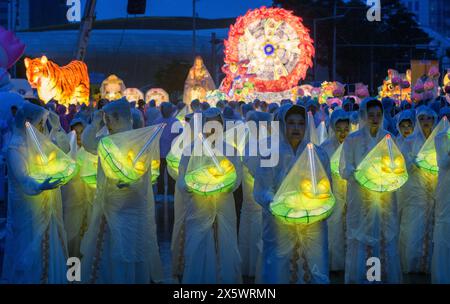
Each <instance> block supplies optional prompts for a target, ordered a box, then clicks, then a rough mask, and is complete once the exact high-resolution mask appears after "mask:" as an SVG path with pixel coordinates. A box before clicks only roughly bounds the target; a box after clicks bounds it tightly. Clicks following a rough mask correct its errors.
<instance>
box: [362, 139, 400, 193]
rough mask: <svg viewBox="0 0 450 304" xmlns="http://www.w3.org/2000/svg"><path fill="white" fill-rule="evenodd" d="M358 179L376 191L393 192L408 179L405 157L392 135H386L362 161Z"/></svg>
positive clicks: (366, 186) (364, 185)
mask: <svg viewBox="0 0 450 304" xmlns="http://www.w3.org/2000/svg"><path fill="white" fill-rule="evenodd" d="M355 179H356V181H357V182H358V183H359V184H360V185H361V186H363V187H365V188H367V189H369V190H371V191H376V192H392V191H395V190H397V189H399V188H400V187H401V186H403V185H404V184H405V183H406V181H407V180H408V172H407V170H406V164H405V159H404V157H403V154H402V153H401V152H400V150H399V149H398V147H397V145H396V144H395V142H394V141H393V140H392V138H391V136H390V135H386V136H385V137H384V138H383V139H382V140H381V141H380V142H379V143H378V144H377V145H376V146H375V147H374V148H373V149H372V150H371V151H370V152H369V153H368V154H367V155H366V157H365V158H364V159H363V160H362V161H361V163H360V164H359V165H358V168H356V171H355Z"/></svg>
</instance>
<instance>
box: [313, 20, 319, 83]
mask: <svg viewBox="0 0 450 304" xmlns="http://www.w3.org/2000/svg"><path fill="white" fill-rule="evenodd" d="M316 21H317V20H316V19H314V20H313V40H314V46H315V49H316V54H315V55H314V65H313V72H314V81H316V80H317V74H316V73H317V70H316V67H317V53H318V51H317V40H316Z"/></svg>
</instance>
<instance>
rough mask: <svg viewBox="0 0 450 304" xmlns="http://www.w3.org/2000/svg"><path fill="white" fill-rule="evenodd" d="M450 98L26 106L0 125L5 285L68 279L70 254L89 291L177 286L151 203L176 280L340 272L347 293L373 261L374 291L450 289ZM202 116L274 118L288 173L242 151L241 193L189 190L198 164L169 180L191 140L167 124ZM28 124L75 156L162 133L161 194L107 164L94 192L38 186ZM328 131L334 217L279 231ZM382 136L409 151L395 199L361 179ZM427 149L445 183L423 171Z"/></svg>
mask: <svg viewBox="0 0 450 304" xmlns="http://www.w3.org/2000/svg"><path fill="white" fill-rule="evenodd" d="M449 101H450V99H449V97H448V96H446V95H442V96H439V97H438V98H437V99H432V100H423V101H421V102H419V103H411V102H407V101H401V102H396V101H395V100H393V99H390V98H383V99H382V100H381V101H380V100H378V99H376V98H371V97H368V98H365V99H363V100H361V101H357V100H355V98H352V97H347V98H344V100H343V101H342V104H332V105H331V106H328V105H326V104H319V103H318V101H317V100H316V99H312V98H309V97H305V98H299V99H298V100H297V101H291V100H283V101H282V102H281V103H280V104H278V103H268V102H264V101H260V100H255V101H254V102H253V103H244V102H235V101H230V102H227V101H224V100H221V101H218V102H217V104H216V105H215V106H211V105H210V104H208V103H206V102H203V103H202V102H199V101H198V100H194V101H192V103H191V104H189V105H185V104H183V103H182V102H178V103H177V104H175V103H171V102H163V103H161V104H158V105H157V104H156V103H155V101H150V102H149V103H147V104H146V103H145V102H144V101H143V100H141V101H139V102H137V103H135V102H131V103H130V102H128V101H127V100H126V99H125V98H122V99H119V100H115V101H111V102H110V101H107V100H100V101H99V102H97V104H96V106H95V107H94V106H86V105H82V106H75V105H71V106H69V108H68V109H66V107H65V106H63V105H58V104H57V103H56V102H50V103H48V104H46V105H43V104H41V103H40V102H39V101H37V100H30V101H26V102H24V103H23V105H21V106H20V107H14V108H11V121H8V122H7V123H4V124H0V127H1V128H2V135H3V136H2V151H3V154H4V156H5V160H6V164H7V181H8V195H7V196H8V197H7V225H6V242H5V252H4V259H3V272H2V280H3V281H4V282H6V283H67V277H66V271H67V266H66V261H67V258H68V257H79V258H80V259H81V265H82V271H81V276H82V280H81V282H82V283H163V282H167V278H164V273H163V265H162V263H161V257H160V252H159V248H158V241H157V230H158V229H160V227H157V224H156V221H155V203H156V202H160V201H163V200H164V199H166V200H167V201H168V202H169V203H173V206H174V223H173V225H174V226H173V232H172V242H171V258H172V264H171V269H172V279H173V280H174V281H176V282H180V283H243V282H244V283H248V282H255V283H275V284H278V283H285V284H287V283H329V282H330V273H342V274H344V276H345V283H370V282H371V281H370V280H369V278H368V275H367V271H368V265H367V260H368V259H369V258H371V257H375V258H378V259H379V260H380V261H381V262H380V267H381V268H380V269H381V273H380V277H379V280H375V282H381V283H402V282H406V281H405V280H404V278H405V274H423V275H431V282H433V283H450V242H449V237H448V236H449V234H450V208H449V206H450V196H449V195H447V193H446V184H447V183H448V182H449V180H450V170H449V167H450V143H449V142H448V141H449V137H448V135H447V131H448V124H447V120H448V118H450V106H449ZM181 113H184V114H183V115H180V114H181ZM195 113H201V114H202V119H203V122H207V121H217V122H220V123H221V124H222V126H223V127H224V128H225V123H226V122H227V121H234V122H238V123H242V124H245V123H246V122H250V121H254V122H257V123H258V122H268V123H270V122H271V121H278V122H279V130H272V132H271V136H279V150H278V151H277V152H276V153H278V154H279V161H278V163H276V164H275V165H274V166H271V167H267V166H266V167H265V166H261V165H260V160H261V159H264V158H265V157H267V155H264V156H263V155H256V156H255V155H251V154H249V153H248V147H247V146H246V148H245V149H244V152H243V155H242V157H239V156H238V154H236V156H233V157H231V156H226V157H227V159H228V160H229V161H230V162H231V163H232V164H233V166H234V169H235V170H236V174H237V178H236V182H235V184H234V188H233V189H232V190H231V191H229V192H219V193H216V194H211V195H207V196H205V195H200V194H197V193H195V192H193V191H192V190H191V189H190V188H189V187H188V186H187V185H186V182H185V176H186V174H187V171H188V164H189V160H190V156H189V155H184V154H183V155H182V157H181V160H180V164H179V168H178V176H172V175H171V174H167V161H166V158H167V155H168V154H169V153H170V151H171V148H172V145H173V142H174V140H175V139H176V138H177V137H178V136H180V135H181V134H182V130H180V131H179V132H178V133H176V132H172V131H171V130H172V128H171V126H172V125H173V124H174V123H176V122H177V121H178V120H182V121H183V122H184V123H185V124H191V123H192V118H193V116H194V115H195ZM309 113H310V114H309ZM311 119H313V120H314V121H313V122H312V121H309V120H311ZM26 122H28V123H30V124H32V125H33V126H34V127H35V128H36V129H37V130H39V132H41V133H42V134H44V135H45V136H47V137H48V139H49V140H50V141H51V142H53V143H54V144H55V145H57V146H58V147H59V148H60V149H61V150H62V151H63V152H64V153H67V154H70V153H71V152H73V149H71V144H70V140H69V135H68V133H69V132H71V131H75V134H76V145H77V149H75V151H76V152H75V153H84V152H88V153H90V154H92V155H97V154H98V143H99V141H100V140H101V139H102V138H103V137H105V136H108V135H114V134H120V133H122V132H129V131H130V130H137V129H141V128H144V127H147V126H152V125H159V124H164V125H165V127H164V129H163V131H162V134H161V137H160V140H159V159H160V166H159V177H158V179H157V182H156V184H155V185H152V182H151V180H152V174H153V172H152V170H148V172H147V173H145V174H144V175H143V176H142V177H141V178H140V180H139V181H138V182H136V183H131V184H120V183H117V181H114V180H111V179H110V178H108V177H107V175H106V174H105V172H104V171H103V169H102V166H101V165H100V161H99V165H98V169H97V183H96V188H91V187H88V186H87V185H86V184H85V183H83V182H82V181H81V180H80V178H79V177H75V178H73V179H72V180H71V181H70V182H69V183H67V184H65V185H63V186H61V185H60V183H61V181H60V180H50V179H47V180H45V181H44V182H37V181H36V180H34V179H33V178H31V177H30V174H29V171H28V170H29V169H28V168H27V157H28V154H29V150H30V142H29V141H27V134H26V127H25V124H26ZM321 124H325V126H326V131H327V132H326V133H327V134H328V137H327V138H325V139H326V140H325V141H324V142H322V143H316V146H315V151H316V153H317V156H318V158H319V160H320V162H321V165H322V166H323V168H324V169H325V172H326V175H327V176H328V179H329V180H330V182H331V185H332V191H333V194H334V197H335V198H336V203H335V207H334V210H333V212H332V214H331V215H330V216H329V217H328V218H326V219H324V220H321V221H317V222H314V223H311V224H301V223H291V222H286V221H283V219H280V218H278V217H277V216H275V215H273V214H272V212H271V211H270V204H271V203H272V202H273V200H274V196H275V194H276V193H277V191H278V189H279V188H280V185H281V184H282V183H283V181H284V179H285V178H286V176H287V175H288V173H289V171H290V170H291V168H292V167H293V166H294V164H295V163H296V161H297V160H298V158H299V156H300V155H301V154H302V153H303V151H304V150H305V149H306V147H307V146H308V144H309V143H310V142H311V141H312V134H313V131H315V130H313V129H315V128H319V126H320V125H321ZM269 133H270V132H269ZM126 134H128V133H126ZM208 135H210V134H205V137H208ZM253 135H254V136H256V137H258V136H259V133H257V134H253ZM253 135H251V136H253ZM386 135H390V136H392V138H394V141H395V143H396V145H397V146H398V148H399V150H400V151H401V154H402V155H403V157H404V159H405V162H406V167H407V170H408V175H409V178H408V181H407V182H406V184H405V185H404V186H402V187H401V188H400V189H399V190H397V191H395V192H375V191H371V190H369V189H367V188H365V187H363V186H361V185H360V184H359V183H358V182H357V181H356V180H355V177H354V174H355V171H356V169H357V168H358V165H359V164H360V163H361V161H362V160H363V159H364V158H365V156H366V155H367V154H368V153H369V152H370V151H371V150H372V149H373V148H374V147H375V146H376V145H377V144H378V143H379V142H380V141H381V140H383V139H384V138H385V137H386ZM430 139H431V140H432V148H433V149H435V153H436V155H437V164H438V167H439V172H438V173H436V174H434V173H430V172H428V171H425V170H423V169H422V168H420V167H419V166H418V165H417V162H416V157H417V154H418V153H419V151H420V150H421V148H422V147H423V146H424V144H426V143H428V142H430ZM258 140H262V139H260V138H258ZM216 145H223V146H226V145H229V143H227V142H225V141H224V142H222V143H216ZM247 145H248V144H247ZM341 146H342V153H341V157H340V161H339V173H340V174H332V173H331V170H330V159H331V157H332V156H333V155H334V153H335V152H336V150H337V149H339V148H340V147H341ZM224 150H225V149H224ZM305 170H306V168H305Z"/></svg>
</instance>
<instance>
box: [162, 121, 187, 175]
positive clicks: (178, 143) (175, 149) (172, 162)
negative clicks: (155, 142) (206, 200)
mask: <svg viewBox="0 0 450 304" xmlns="http://www.w3.org/2000/svg"><path fill="white" fill-rule="evenodd" d="M186 130H189V129H183V132H182V133H181V134H180V135H178V136H177V137H176V138H175V139H174V140H173V142H172V147H171V148H170V151H169V153H168V154H167V156H166V162H167V172H168V173H169V175H170V176H171V177H172V178H173V179H174V180H177V179H178V167H179V166H180V161H181V156H182V154H183V151H184V149H185V148H187V146H188V145H190V144H191V143H190V141H188V142H187V141H186V136H185V133H184V132H186Z"/></svg>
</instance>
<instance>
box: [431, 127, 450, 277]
mask: <svg viewBox="0 0 450 304" xmlns="http://www.w3.org/2000/svg"><path fill="white" fill-rule="evenodd" d="M435 144H436V152H437V161H438V166H439V177H438V185H437V191H436V206H435V210H434V216H435V220H434V231H433V232H434V234H433V245H434V246H433V256H432V264H431V282H432V283H435V284H450V238H449V236H450V196H449V195H448V185H449V181H450V156H449V155H448V153H449V151H450V142H449V139H448V135H447V132H442V133H439V134H438V135H437V136H436V138H435Z"/></svg>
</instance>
